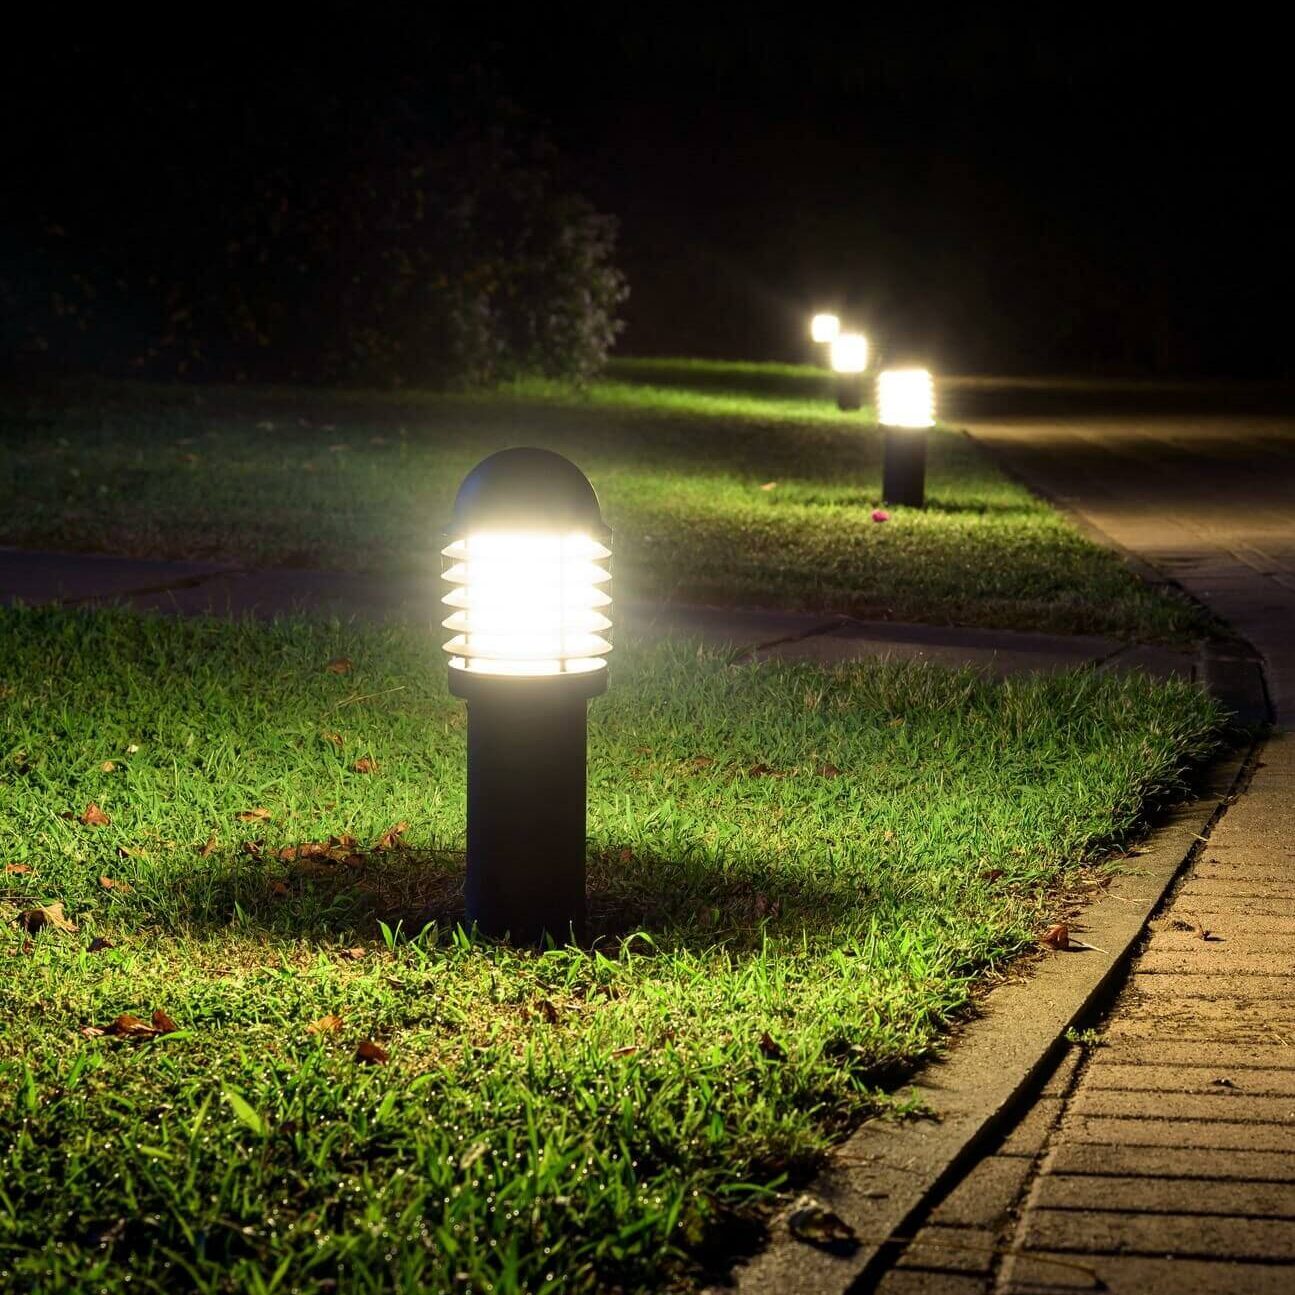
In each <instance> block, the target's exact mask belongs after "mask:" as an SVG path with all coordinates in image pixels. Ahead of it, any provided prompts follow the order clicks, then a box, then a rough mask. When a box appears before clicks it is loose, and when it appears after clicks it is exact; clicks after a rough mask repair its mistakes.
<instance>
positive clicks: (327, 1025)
mask: <svg viewBox="0 0 1295 1295" xmlns="http://www.w3.org/2000/svg"><path fill="white" fill-rule="evenodd" d="M341 1028H342V1018H341V1017H340V1016H337V1015H335V1014H334V1013H333V1012H329V1013H328V1014H327V1015H326V1016H321V1017H320V1018H319V1020H317V1021H311V1023H310V1024H309V1025H307V1026H306V1033H307V1034H336V1033H337V1032H338V1030H340V1029H341Z"/></svg>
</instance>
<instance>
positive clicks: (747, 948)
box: [0, 609, 1217, 1295]
mask: <svg viewBox="0 0 1295 1295" xmlns="http://www.w3.org/2000/svg"><path fill="white" fill-rule="evenodd" d="M618 652H619V653H620V654H621V661H620V665H619V668H620V671H621V686H620V687H619V688H617V689H615V690H613V692H612V693H610V694H609V695H608V696H606V697H604V698H601V699H599V700H598V701H596V702H594V703H593V704H592V706H591V708H590V713H591V730H590V765H589V773H590V818H589V831H590V850H591V880H592V896H591V898H592V903H591V919H592V922H593V925H594V926H595V928H596V931H597V933H598V934H599V935H600V937H601V938H600V939H599V942H598V944H597V945H596V946H595V948H594V949H593V950H565V949H554V950H549V951H546V952H538V953H536V952H528V951H522V950H512V949H508V948H504V947H496V946H492V945H487V944H480V943H474V942H473V941H471V940H470V939H468V938H467V937H466V936H464V935H463V934H462V933H461V932H457V931H456V930H455V928H454V920H455V913H456V911H457V905H458V904H459V903H460V902H461V900H460V894H459V889H458V888H459V885H460V883H461V875H462V873H461V856H462V848H463V833H464V819H463V742H464V727H463V715H462V708H461V706H460V705H459V703H458V702H456V701H455V700H454V699H453V698H452V697H450V696H449V695H448V693H447V691H446V687H445V671H444V670H443V669H442V668H440V663H439V660H438V658H439V657H440V650H439V646H438V644H437V643H436V641H435V639H434V638H433V636H432V635H430V634H429V633H428V632H427V629H426V627H425V626H414V627H398V626H386V627H367V628H366V627H364V626H363V625H360V624H357V623H350V622H343V621H332V622H313V623H311V622H299V621H292V620H286V621H281V622H277V623H275V624H272V625H259V624H254V623H239V624H228V623H222V622H217V621H209V620H182V619H170V618H164V617H157V616H139V617H136V616H130V615H126V614H122V613H116V612H100V613H85V612H77V611H66V610H34V611H21V610H13V609H3V610H0V691H2V692H3V705H2V706H0V858H3V859H4V860H5V862H6V863H10V864H13V865H18V866H17V868H16V869H13V870H10V871H8V872H7V873H6V885H5V897H4V899H3V900H2V901H0V941H2V942H3V943H2V947H3V953H4V966H5V974H4V976H3V977H0V1018H2V1019H3V1020H4V1021H5V1029H4V1030H3V1031H0V1093H2V1094H4V1095H5V1100H4V1101H2V1102H0V1178H2V1180H3V1183H4V1190H3V1192H0V1236H2V1237H3V1255H2V1257H0V1266H2V1267H3V1269H4V1272H5V1277H4V1281H6V1282H9V1283H11V1284H12V1285H13V1287H14V1289H21V1290H38V1289H44V1290H61V1289H78V1288H83V1287H84V1286H85V1285H86V1284H89V1283H92V1284H93V1286H94V1289H95V1290H102V1291H106V1292H108V1293H109V1295H127V1292H129V1291H131V1290H136V1289H151V1290H167V1289H180V1288H183V1289H193V1290H198V1291H201V1292H204V1293H205V1295H222V1293H223V1292H227V1291H230V1290H255V1289H259V1288H260V1287H259V1286H258V1284H257V1283H258V1282H261V1281H262V1278H263V1276H264V1274H266V1273H274V1272H276V1271H280V1270H283V1271H287V1272H290V1273H291V1274H292V1285H293V1287H294V1289H297V1290H300V1291H302V1292H305V1293H306V1295H323V1292H325V1291H328V1290H332V1289H338V1290H347V1291H361V1292H375V1293H376V1292H377V1291H382V1290H409V1291H413V1290H448V1289H454V1288H455V1287H456V1286H466V1287H467V1288H469V1289H485V1288H486V1287H487V1286H490V1287H493V1289H495V1290H498V1291H520V1290H526V1291H528V1292H541V1291H542V1292H545V1293H546V1295H556V1293H557V1292H559V1291H562V1292H565V1291H568V1290H572V1289H580V1288H585V1289H590V1290H611V1289H642V1288H648V1289H660V1288H662V1287H663V1286H666V1285H668V1284H671V1283H674V1282H679V1283H684V1284H686V1282H687V1281H688V1280H689V1279H690V1277H694V1276H696V1273H697V1269H696V1267H695V1264H694V1263H693V1260H692V1259H691V1258H690V1256H691V1255H693V1254H694V1253H695V1251H696V1248H697V1247H698V1246H699V1245H701V1244H703V1243H704V1241H705V1240H706V1238H707V1236H708V1235H709V1234H712V1233H713V1232H714V1230H715V1229H716V1227H717V1226H718V1225H719V1224H720V1223H721V1222H723V1220H725V1219H726V1218H728V1217H730V1216H731V1215H732V1214H733V1213H734V1212H737V1213H742V1214H745V1215H747V1216H750V1215H751V1214H752V1213H753V1212H756V1211H758V1208H759V1206H760V1204H761V1202H767V1201H768V1200H769V1194H770V1192H771V1191H772V1190H773V1189H774V1188H775V1187H777V1186H779V1185H785V1184H786V1182H787V1178H788V1175H791V1176H793V1177H796V1176H800V1175H803V1174H806V1173H808V1172H810V1171H812V1169H813V1167H814V1166H815V1165H816V1164H817V1163H818V1162H819V1161H820V1160H821V1158H822V1156H823V1155H824V1153H825V1151H826V1149H827V1148H828V1147H829V1146H830V1144H831V1143H833V1142H834V1141H835V1140H837V1139H839V1137H840V1136H842V1134H843V1133H844V1131H845V1130H847V1129H848V1128H849V1127H851V1126H852V1125H853V1124H854V1123H855V1122H857V1121H858V1120H860V1119H861V1118H864V1117H865V1116H867V1115H869V1114H874V1113H876V1112H878V1111H880V1110H883V1109H885V1107H886V1106H887V1105H888V1104H889V1103H890V1101H891V1098H890V1097H889V1096H888V1095H887V1094H888V1092H889V1091H891V1090H893V1089H894V1088H895V1086H896V1085H897V1084H898V1083H899V1082H900V1081H901V1080H902V1078H903V1075H904V1074H905V1070H906V1068H907V1067H909V1066H911V1065H912V1064H913V1063H914V1062H915V1061H917V1060H918V1059H920V1058H921V1057H923V1056H924V1055H926V1054H927V1053H928V1052H929V1051H930V1050H931V1049H932V1047H934V1045H935V1044H936V1042H937V1041H938V1039H939V1038H940V1036H941V1033H942V1031H943V1029H944V1027H945V1025H946V1023H947V1022H948V1021H949V1020H950V1019H951V1018H952V1017H953V1016H955V1015H956V1014H957V1013H958V1012H959V1011H961V1010H962V1009H963V1008H965V1006H966V1004H967V1002H968V999H969V996H970V994H971V992H972V989H973V986H974V977H975V975H976V973H977V972H979V971H981V970H983V969H985V968H987V967H991V966H997V965H999V964H1001V962H1002V961H1003V960H1004V959H1005V958H1006V957H1008V956H1009V955H1010V954H1012V953H1013V952H1014V951H1016V950H1018V949H1020V948H1022V947H1023V946H1025V945H1027V944H1028V943H1030V942H1031V940H1032V938H1033V936H1034V935H1035V934H1036V933H1037V932H1038V931H1039V930H1040V929H1041V923H1043V922H1045V921H1046V920H1048V919H1050V918H1051V917H1052V915H1053V914H1054V913H1055V911H1056V906H1055V903H1054V901H1053V900H1052V899H1050V898H1049V896H1050V895H1052V894H1054V893H1055V892H1056V890H1057V888H1058V887H1061V888H1064V887H1066V886H1067V885H1069V884H1070V883H1072V882H1074V881H1076V880H1077V878H1078V876H1079V873H1078V867H1079V865H1080V863H1081V862H1082V861H1083V860H1085V859H1089V860H1091V859H1093V858H1096V857H1099V856H1100V854H1101V852H1102V851H1103V849H1104V847H1105V844H1106V843H1107V842H1109V841H1110V840H1112V839H1113V838H1116V839H1117V838H1120V837H1122V836H1124V835H1125V834H1127V833H1128V832H1129V831H1130V830H1131V829H1132V828H1133V827H1134V825H1135V824H1136V822H1137V819H1138V815H1139V812H1140V809H1141V807H1142V806H1143V804H1144V803H1145V801H1146V799H1147V798H1148V797H1150V796H1153V795H1156V794H1158V793H1161V792H1164V791H1166V790H1170V789H1172V788H1173V787H1175V786H1176V785H1177V782H1178V779H1179V777H1180V774H1181V770H1182V767H1183V762H1184V761H1185V760H1188V759H1191V758H1194V757H1196V756H1199V755H1201V754H1202V753H1203V752H1204V751H1205V750H1206V749H1207V748H1208V746H1209V743H1210V741H1211V736H1210V735H1211V731H1212V727H1213V725H1214V724H1215V722H1216V719H1217V715H1216V711H1215V708H1214V707H1213V706H1212V704H1211V703H1210V702H1209V701H1208V700H1207V699H1206V698H1205V697H1204V696H1203V694H1201V693H1200V692H1199V691H1198V690H1197V689H1195V688H1194V687H1192V686H1190V685H1187V684H1185V683H1178V682H1173V683H1166V684H1155V683H1151V682H1149V681H1147V680H1145V679H1141V678H1138V677H1136V676H1126V677H1119V676H1113V675H1099V674H1096V673H1094V672H1080V673H1077V674H1073V675H1063V676H1055V677H1046V678H1037V679H1033V680H1029V681H1016V682H1009V683H1007V684H1001V685H1000V684H996V683H993V682H987V681H985V680H983V679H980V678H978V677H976V676H974V675H971V674H968V673H961V672H948V671H943V670H940V669H937V668H932V667H928V666H897V665H888V664H882V663H872V664H864V665H858V666H841V667H831V668H823V667H818V666H813V665H807V664H791V665H777V664H768V665H759V666H744V667H737V666H734V665H733V664H731V662H730V658H729V656H728V654H726V653H722V652H715V651H710V650H706V649H704V648H702V647H701V646H700V645H699V644H697V643H695V642H689V641H683V642H679V643H674V644H663V645H660V646H655V647H654V646H649V645H637V646H636V645H634V644H629V645H625V644H622V645H619V646H618ZM343 658H344V659H345V660H347V661H348V662H349V663H351V668H350V670H349V672H348V673H345V674H336V673H333V672H331V671H330V670H329V669H328V668H327V663H329V662H332V661H336V660H338V659H343ZM90 801H93V802H94V803H95V804H97V805H99V806H100V807H101V808H102V810H103V811H104V813H105V814H106V815H107V817H108V819H109V822H108V823H106V824H102V825H100V826H93V825H87V824H85V823H82V822H81V821H80V819H81V816H82V812H83V810H84V809H85V806H86V804H87V803H88V802H90ZM401 824H404V825H405V827H404V830H403V831H400V832H393V828H396V827H398V826H399V825H401ZM330 838H332V839H334V840H336V841H337V842H338V844H337V846H335V847H330V849H331V853H326V854H325V855H320V854H319V853H317V852H314V851H312V850H305V851H303V850H302V849H301V846H302V844H303V843H318V844H320V845H328V844H329V842H330ZM101 877H107V878H109V879H110V880H111V881H112V882H113V883H114V885H113V886H112V887H111V888H108V887H105V886H104V885H103V884H102V882H101V881H100V880H99V879H100V878H101ZM54 900H59V901H62V902H63V903H64V905H65V910H66V913H67V915H68V917H69V918H70V919H71V920H72V921H74V922H75V923H76V924H77V926H78V929H77V930H76V931H63V930H58V929H53V928H46V929H44V930H40V931H37V932H35V933H32V934H28V933H25V932H24V931H22V930H21V929H20V928H19V926H18V925H17V924H16V921H15V919H16V917H17V914H18V912H19V911H21V910H22V909H24V908H26V907H29V906H32V905H35V904H46V903H49V902H51V901H54ZM429 906H430V907H432V908H433V909H434V910H435V911H437V912H438V913H440V914H442V915H443V920H442V922H441V924H440V926H439V927H438V928H437V929H436V930H435V931H433V932H431V933H429V935H428V936H427V937H426V938H424V939H422V940H419V941H417V942H414V943H405V942H402V941H401V940H399V939H397V938H395V935H394V930H395V928H396V926H397V924H398V923H399V921H400V920H401V919H402V918H406V919H407V918H408V917H410V916H412V915H413V914H414V913H417V912H420V911H422V910H424V909H426V908H427V907H429ZM380 921H381V922H384V923H386V928H385V930H384V928H383V927H381V926H379V922H380ZM388 933H391V938H387V934H388ZM95 940H106V941H108V944H106V945H104V944H100V945H97V946H95V947H96V951H95V952H88V951H87V950H88V949H89V948H90V947H91V945H92V942H93V941H95ZM158 1008H161V1009H164V1010H165V1011H166V1012H167V1013H168V1014H169V1016H170V1017H172V1018H173V1019H174V1021H175V1022H176V1024H177V1025H178V1026H179V1030H178V1032H177V1033H176V1034H173V1035H168V1036H166V1037H164V1038H161V1039H157V1040H153V1041H151V1042H139V1041H132V1040H130V1039H122V1038H113V1037H110V1036H97V1035H94V1033H93V1027H102V1026H104V1025H106V1024H108V1023H109V1022H111V1021H112V1020H114V1019H115V1018H116V1017H117V1016H118V1015H120V1014H122V1013H133V1014H135V1015H138V1016H141V1017H143V1018H145V1019H147V1018H148V1017H149V1015H150V1014H151V1012H152V1011H153V1010H155V1009H158ZM87 1031H89V1035H87ZM766 1033H767V1034H768V1035H769V1037H770V1039H771V1040H772V1042H773V1043H774V1044H776V1046H777V1048H778V1049H780V1050H781V1052H782V1053H783V1054H785V1055H784V1056H783V1057H782V1058H781V1059H779V1057H778V1055H777V1053H774V1055H772V1056H771V1055H770V1051H771V1049H769V1048H768V1047H766V1046H763V1045H762V1040H763V1038H764V1035H765V1034H766ZM368 1040H375V1041H376V1042H377V1043H378V1044H380V1045H381V1047H382V1048H383V1049H384V1051H385V1052H386V1053H387V1054H388V1055H389V1060H388V1061H387V1063H386V1064H381V1065H366V1064H362V1063H361V1062H359V1061H357V1059H356V1055H357V1048H358V1046H359V1045H360V1044H361V1043H363V1042H365V1041H368Z"/></svg>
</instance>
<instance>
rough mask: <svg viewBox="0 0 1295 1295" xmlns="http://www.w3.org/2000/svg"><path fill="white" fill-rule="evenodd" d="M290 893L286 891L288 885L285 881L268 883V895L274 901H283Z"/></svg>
mask: <svg viewBox="0 0 1295 1295" xmlns="http://www.w3.org/2000/svg"><path fill="white" fill-rule="evenodd" d="M291 893H292V892H291V891H290V890H289V889H288V883H287V882H286V881H272V882H271V883H270V894H271V895H272V896H273V897H274V898H275V899H284V898H285V897H286V896H288V895H290V894H291Z"/></svg>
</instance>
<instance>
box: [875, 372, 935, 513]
mask: <svg viewBox="0 0 1295 1295" xmlns="http://www.w3.org/2000/svg"><path fill="white" fill-rule="evenodd" d="M877 421H878V422H879V423H880V424H881V427H882V429H883V431H884V433H885V438H884V439H885V451H884V453H885V458H884V460H883V464H882V472H881V493H882V497H883V498H884V499H885V501H886V502H887V503H888V504H907V505H909V506H910V507H912V508H921V507H922V505H923V504H924V503H925V501H926V433H927V429H928V428H930V427H932V426H934V424H935V383H934V381H933V380H932V378H931V375H930V373H929V372H928V371H927V370H926V369H886V370H884V371H883V372H882V373H881V374H879V375H878V377H877Z"/></svg>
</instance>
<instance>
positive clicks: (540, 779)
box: [443, 449, 611, 943]
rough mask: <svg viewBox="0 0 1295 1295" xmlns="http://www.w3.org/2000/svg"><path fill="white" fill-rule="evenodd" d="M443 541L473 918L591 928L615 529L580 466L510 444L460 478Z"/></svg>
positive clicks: (525, 927)
mask: <svg viewBox="0 0 1295 1295" xmlns="http://www.w3.org/2000/svg"><path fill="white" fill-rule="evenodd" d="M449 539H450V542H449V544H448V545H447V546H446V547H445V549H444V550H443V557H444V560H445V566H444V573H443V574H444V578H445V580H446V582H447V583H448V584H449V585H450V590H449V592H448V593H447V594H446V595H445V597H444V599H443V602H444V603H445V604H446V605H447V606H448V607H449V608H450V609H451V610H450V615H449V616H448V617H447V618H446V619H445V621H444V626H445V628H446V629H447V630H449V631H450V635H451V637H450V639H449V640H448V642H446V644H445V651H446V652H447V653H448V654H449V662H450V676H449V678H450V692H451V693H453V694H454V695H455V696H456V697H462V698H463V699H464V700H465V701H466V702H467V706H468V859H467V881H466V885H465V897H466V903H467V916H468V920H469V922H472V923H475V924H476V926H477V928H478V930H480V931H481V932H482V933H483V934H485V935H490V936H496V937H502V936H504V935H508V936H510V937H511V938H512V939H513V940H514V941H515V942H518V943H534V942H537V941H540V940H542V939H543V938H544V937H545V936H546V935H548V936H551V937H552V938H553V939H554V940H556V941H558V942H562V941H565V940H567V939H570V938H571V937H572V935H573V934H574V935H575V936H577V937H578V936H580V935H581V934H582V933H583V928H584V921H585V845H586V841H585V764H586V727H587V724H586V710H587V704H588V701H589V698H590V697H594V696H597V695H598V694H599V693H601V692H603V691H604V690H605V689H606V687H607V661H606V656H607V653H608V652H609V651H610V650H611V642H610V639H609V631H610V629H611V619H610V616H609V612H610V610H611V595H610V592H609V588H608V586H609V583H610V580H611V573H610V570H609V559H610V558H611V547H610V545H611V533H610V532H609V531H608V529H607V527H606V526H605V525H604V524H603V520H602V514H601V512H600V510H599V507H598V497H597V496H596V495H595V494H594V489H593V486H591V485H590V484H589V480H588V478H587V477H585V475H584V473H582V472H581V471H580V469H579V468H577V467H576V466H575V464H573V463H571V462H570V461H569V460H567V459H564V458H563V457H562V456H561V455H560V454H554V453H552V452H551V451H549V450H539V449H512V450H501V451H500V452H499V453H498V454H492V455H491V456H490V457H489V458H488V459H485V460H483V461H482V462H481V463H479V464H478V465H477V466H476V467H475V468H473V470H472V471H471V472H470V473H468V475H467V476H466V477H465V478H464V480H463V484H462V485H461V486H460V487H459V493H458V496H457V497H456V499H455V501H454V520H453V525H452V528H451V533H450V536H449Z"/></svg>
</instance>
